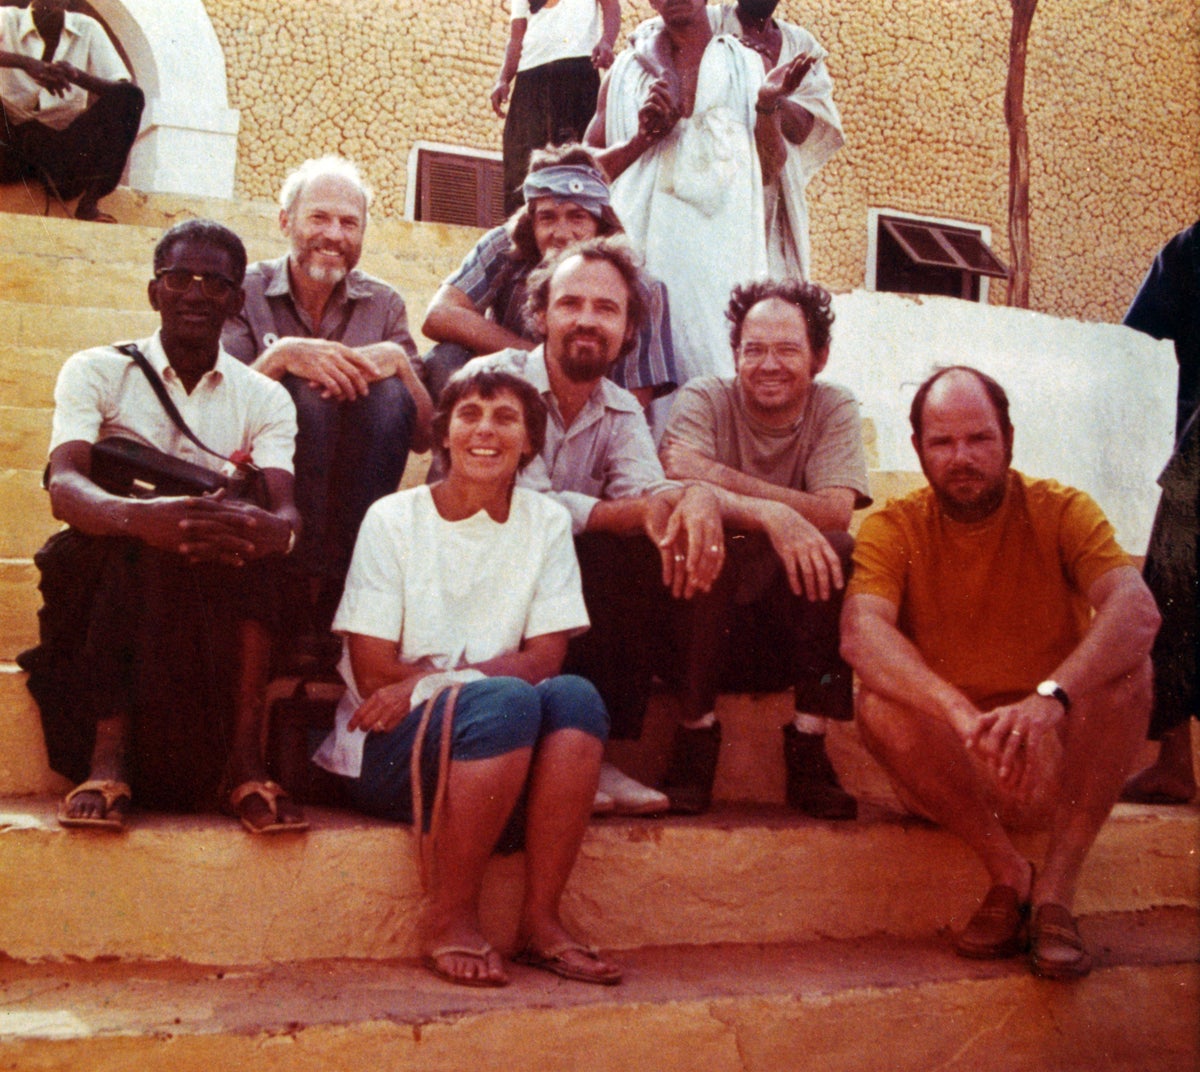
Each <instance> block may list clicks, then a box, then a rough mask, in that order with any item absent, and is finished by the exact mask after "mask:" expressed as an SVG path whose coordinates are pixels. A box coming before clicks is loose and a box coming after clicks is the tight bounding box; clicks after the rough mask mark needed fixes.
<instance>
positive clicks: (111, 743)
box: [63, 715, 129, 819]
mask: <svg viewBox="0 0 1200 1072" xmlns="http://www.w3.org/2000/svg"><path fill="white" fill-rule="evenodd" d="M128 741H129V716H128V715H113V716H112V718H103V719H100V720H99V721H97V723H96V743H95V744H94V745H93V746H92V764H91V769H90V771H89V773H88V781H98V782H99V781H114V782H123V781H125V777H126V772H125V750H126V745H127V744H128ZM126 808H127V803H123V802H117V803H114V804H113V811H115V812H120V813H122V814H123V813H124V811H125V810H126ZM63 814H66V815H68V816H70V817H71V818H72V819H103V818H104V817H105V811H104V796H103V794H102V793H99V792H97V791H94V790H87V791H86V792H83V793H77V794H76V795H75V796H74V797H73V798H72V799H71V802H70V803H69V804H66V805H64V812H63Z"/></svg>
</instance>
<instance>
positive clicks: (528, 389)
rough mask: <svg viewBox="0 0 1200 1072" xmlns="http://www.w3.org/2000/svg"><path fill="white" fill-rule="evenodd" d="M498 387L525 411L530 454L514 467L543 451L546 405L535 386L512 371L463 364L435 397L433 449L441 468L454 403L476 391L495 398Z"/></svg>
mask: <svg viewBox="0 0 1200 1072" xmlns="http://www.w3.org/2000/svg"><path fill="white" fill-rule="evenodd" d="M501 391H509V392H511V393H512V394H514V395H516V396H517V400H518V401H519V402H520V403H521V410H522V412H523V413H524V415H525V434H526V435H528V436H529V446H530V454H529V457H527V458H522V459H521V462H520V464H519V465H518V466H517V471H518V472H519V471H520V470H522V469H524V468H525V466H526V465H528V464H529V462H530V461H532V460H533V458H535V457H536V456H537V455H539V454H541V453H542V447H543V446H544V445H545V443H546V405H545V403H544V402H543V401H542V397H541V395H539V394H538V392H537V388H536V387H534V386H533V384H531V383H530V382H529V381H528V380H526V379H524V378H523V377H521V376H518V375H517V374H516V373H515V372H507V371H505V370H504V369H497V368H489V367H487V366H486V365H485V366H484V367H482V368H479V369H476V370H472V369H471V368H469V367H468V368H464V369H462V370H460V371H459V372H456V373H455V374H454V375H453V376H451V377H450V381H449V382H448V383H447V384H446V386H445V388H443V390H442V393H441V395H440V396H439V397H438V404H437V410H436V411H435V412H434V414H433V452H434V454H435V455H436V456H437V459H438V462H439V463H440V465H441V467H442V471H443V472H449V471H450V452H449V451H447V450H446V445H445V444H446V436H447V435H448V434H449V432H450V415H451V414H452V413H453V412H454V407H455V406H457V405H458V403H459V402H461V401H462V400H463V399H464V398H467V397H469V396H471V395H478V396H479V397H480V398H486V399H491V398H495V397H496V395H498V394H499V393H500V392H501Z"/></svg>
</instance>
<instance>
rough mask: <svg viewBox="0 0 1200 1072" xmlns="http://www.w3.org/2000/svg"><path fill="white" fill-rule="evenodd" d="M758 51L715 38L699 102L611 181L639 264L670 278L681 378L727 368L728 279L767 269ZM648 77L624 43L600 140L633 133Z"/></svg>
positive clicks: (612, 141)
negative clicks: (757, 133)
mask: <svg viewBox="0 0 1200 1072" xmlns="http://www.w3.org/2000/svg"><path fill="white" fill-rule="evenodd" d="M763 77H764V72H763V65H762V62H761V61H760V60H759V58H758V56H757V54H755V53H753V52H751V51H750V50H748V49H746V48H744V47H743V46H742V45H741V44H739V43H738V42H737V41H736V40H734V39H732V38H730V37H725V36H722V37H714V38H713V39H712V41H710V42H709V45H708V48H707V49H706V50H705V52H704V56H703V58H702V60H701V63H700V73H699V79H698V82H697V86H696V104H695V108H694V109H693V113H692V115H691V116H690V117H688V118H687V119H681V120H680V121H679V122H678V123H677V124H676V126H675V128H674V129H673V130H672V131H671V132H670V133H669V134H668V135H667V136H666V137H665V138H663V139H662V140H661V141H660V142H658V143H657V144H656V145H654V146H652V147H651V148H650V149H649V150H648V151H647V152H645V153H644V154H643V155H642V156H641V157H640V158H639V159H638V160H636V161H635V162H634V163H633V164H632V165H630V167H629V168H627V169H626V170H625V172H624V173H623V174H622V175H621V176H620V177H619V178H617V180H616V181H615V182H614V183H613V184H612V201H613V208H614V209H615V210H616V212H617V215H618V216H619V217H620V219H621V223H622V224H623V225H624V227H625V230H626V232H627V233H628V235H629V239H630V241H631V242H632V243H633V245H634V246H635V248H637V249H638V250H640V251H641V252H642V254H643V255H644V257H645V258H646V269H647V271H649V272H650V273H652V274H653V275H655V276H657V277H658V278H659V279H661V280H662V281H663V282H664V283H665V284H666V285H667V292H668V294H669V296H670V302H671V335H672V339H673V341H674V344H675V358H676V363H677V366H678V371H679V373H680V382H681V383H682V382H684V381H686V380H688V379H690V378H691V377H693V376H701V375H708V374H715V375H719V376H731V375H733V355H732V352H731V350H730V346H729V328H728V324H727V323H726V321H725V308H726V306H727V305H728V304H729V292H730V291H731V290H732V289H733V287H734V285H735V284H738V283H745V282H749V281H750V280H753V279H760V278H763V277H765V275H766V274H767V248H766V238H765V235H766V230H765V222H764V219H763V181H762V169H761V167H760V166H759V161H758V152H757V149H756V147H755V142H754V124H755V112H754V104H755V101H756V100H757V93H758V87H759V86H760V85H761V84H762V82H763ZM650 85H651V78H650V76H649V75H648V74H647V73H646V71H645V69H644V68H643V67H642V65H641V64H640V63H639V62H638V60H637V58H636V56H635V55H634V53H633V51H632V50H631V49H626V50H625V51H624V52H622V53H621V55H620V56H618V57H617V60H616V62H615V63H614V64H613V68H612V74H611V75H610V79H609V85H608V112H607V122H606V131H605V136H606V139H607V144H609V145H620V144H623V143H624V142H626V141H628V140H629V139H630V138H631V137H633V135H634V134H635V133H636V132H637V121H638V120H637V116H638V109H639V108H640V107H641V106H642V104H643V102H644V101H645V100H646V96H647V94H648V93H649V91H650Z"/></svg>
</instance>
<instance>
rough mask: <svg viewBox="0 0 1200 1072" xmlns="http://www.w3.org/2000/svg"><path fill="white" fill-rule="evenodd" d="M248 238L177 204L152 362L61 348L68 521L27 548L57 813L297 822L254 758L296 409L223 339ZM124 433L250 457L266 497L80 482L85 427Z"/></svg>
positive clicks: (58, 496) (77, 817)
mask: <svg viewBox="0 0 1200 1072" xmlns="http://www.w3.org/2000/svg"><path fill="white" fill-rule="evenodd" d="M245 270H246V251H245V248H244V247H243V246H242V243H241V240H240V239H239V238H238V237H237V235H235V234H234V233H233V232H232V231H230V230H228V229H227V228H225V227H223V226H221V225H220V224H217V223H213V222H211V221H208V220H188V221H186V222H184V223H180V224H177V225H176V226H174V227H172V228H171V229H170V230H169V231H167V232H166V234H165V235H163V237H162V239H161V240H160V241H159V243H158V245H157V247H156V248H155V251H154V278H153V279H152V280H151V281H150V284H149V287H148V295H149V300H150V305H151V306H152V307H153V308H154V309H155V310H157V311H158V313H159V315H160V317H161V327H160V328H159V330H158V331H156V332H155V333H154V334H153V335H152V336H151V337H150V338H148V339H143V340H141V341H139V342H138V343H137V344H136V345H137V347H138V349H139V350H140V351H141V352H142V354H143V355H144V356H145V358H146V362H147V364H148V366H149V368H150V369H151V370H152V371H153V373H154V374H155V376H156V377H157V378H158V380H159V381H160V383H161V386H162V387H163V389H164V390H165V392H166V396H167V397H168V398H169V399H170V400H171V401H172V402H173V403H174V405H175V407H176V409H177V410H178V411H179V413H180V415H181V416H182V417H183V420H184V421H185V422H186V424H187V425H188V427H189V428H190V429H191V430H192V432H194V433H195V435H196V437H197V438H198V439H199V440H200V441H201V442H203V443H204V444H205V445H206V446H207V447H208V448H210V449H211V450H212V451H215V452H217V453H218V454H220V455H222V456H223V457H215V456H214V455H213V454H210V453H208V452H206V451H205V450H203V449H201V448H200V447H199V446H198V445H196V444H195V443H193V442H192V441H191V440H190V439H189V438H188V437H187V436H186V435H185V434H184V432H183V431H182V429H181V428H180V427H179V426H178V425H177V424H176V422H175V421H174V420H173V418H172V417H171V416H170V415H169V414H168V412H167V410H166V408H165V406H164V404H163V402H162V401H161V400H160V397H159V396H158V395H157V394H156V392H155V389H154V387H153V385H152V382H151V378H150V377H149V376H148V375H147V374H146V371H145V370H144V369H143V368H141V367H139V365H138V364H136V363H135V361H134V360H133V359H132V357H131V355H130V354H128V353H126V352H123V351H122V350H119V349H117V348H116V347H114V346H102V347H96V348H94V349H90V350H85V351H83V352H81V353H78V354H75V355H74V356H73V357H71V358H70V359H69V360H68V361H67V362H66V363H65V364H64V365H63V368H62V371H61V373H60V374H59V378H58V383H57V385H56V387H55V394H54V402H55V407H54V423H53V430H52V434H51V442H50V463H49V466H48V468H47V488H48V490H49V492H50V502H51V506H52V508H53V510H54V515H55V517H57V518H60V519H61V520H63V521H65V522H67V524H68V525H69V526H70V528H68V529H66V530H65V531H64V532H61V533H58V534H56V535H55V536H54V537H52V538H51V540H50V541H49V542H48V543H47V545H46V546H45V547H44V548H43V549H42V551H41V552H39V554H38V556H37V559H36V561H37V563H38V565H39V567H40V568H41V570H42V582H41V590H42V593H43V598H44V604H45V605H44V606H43V608H42V610H41V612H40V614H39V623H40V628H41V637H40V641H41V642H40V644H39V646H38V647H37V648H35V649H33V650H32V651H29V652H26V653H25V654H24V655H22V656H21V658H20V663H21V665H22V667H23V668H25V669H26V670H28V671H29V674H30V676H29V688H30V691H31V692H32V693H33V695H34V697H35V698H36V699H37V701H38V703H39V706H40V707H41V711H42V723H43V727H44V730H45V736H46V745H47V751H48V753H49V757H50V763H51V766H52V767H53V768H54V769H55V770H57V771H59V772H60V773H62V774H63V775H65V776H66V777H68V778H70V779H71V780H73V781H76V782H81V783H82V784H80V785H79V786H77V788H76V789H74V790H73V791H72V792H71V793H70V794H69V795H68V796H67V798H66V799H65V800H64V801H63V804H62V806H61V808H60V811H59V820H60V822H61V823H62V824H63V825H64V826H68V827H88V828H93V829H101V830H120V829H121V828H122V827H123V825H124V822H125V817H126V813H127V812H128V810H129V807H130V804H131V803H136V804H138V805H139V806H145V807H150V808H157V809H163V810H170V811H205V810H211V809H214V808H216V807H218V806H225V807H228V808H230V810H231V811H233V812H234V813H236V814H237V815H238V817H239V818H240V819H241V821H242V823H243V825H244V826H246V828H247V829H248V830H250V831H251V832H255V833H260V832H280V831H296V830H303V829H305V828H306V824H305V822H304V820H303V818H302V816H301V813H300V809H299V808H298V806H296V805H295V804H293V803H292V802H291V801H290V800H288V799H287V797H286V794H283V793H282V792H281V791H280V789H279V787H278V786H277V785H275V784H274V783H272V782H270V781H269V779H268V777H267V772H266V770H265V768H264V766H263V759H262V755H261V740H262V728H263V727H262V718H263V702H262V701H263V690H264V689H265V686H266V675H267V666H268V660H269V655H270V647H271V635H272V631H273V630H274V629H275V628H276V627H277V624H278V622H277V618H278V615H277V612H276V610H275V607H276V601H275V599H274V593H275V591H276V590H277V588H278V584H277V581H276V580H275V578H274V571H275V570H276V569H277V568H278V565H279V563H280V562H281V561H282V559H283V557H284V556H285V555H287V554H288V553H289V552H290V551H291V549H292V547H293V545H294V542H295V538H296V533H297V531H298V527H299V516H298V514H297V511H296V508H295V505H294V504H293V501H292V450H293V443H294V439H295V434H296V418H295V408H294V407H293V405H292V402H291V399H289V398H288V395H287V392H286V391H285V390H284V389H283V388H282V387H280V386H279V385H278V384H276V383H273V382H272V381H271V380H269V379H267V378H266V377H265V376H261V375H259V374H258V373H256V372H254V371H253V370H251V369H248V368H246V367H245V366H244V365H242V364H241V363H240V362H239V361H237V360H235V359H234V358H233V357H231V356H230V355H229V354H228V353H226V352H225V351H224V350H222V348H221V345H220V340H221V329H222V327H223V325H224V323H225V321H226V319H227V318H228V317H230V316H232V315H233V314H234V313H236V312H237V311H238V309H239V308H240V307H241V304H242V298H243V294H242V277H243V275H244V273H245ZM113 436H123V437H125V438H128V439H133V440H135V441H137V442H139V443H141V444H143V445H146V446H150V447H154V448H157V449H158V450H160V451H162V452H164V453H166V454H168V455H171V456H173V457H175V458H179V459H182V460H184V461H187V462H191V463H193V464H194V465H197V466H203V467H205V468H207V469H210V470H217V471H222V470H224V469H225V468H226V467H227V465H228V463H227V462H226V459H227V458H238V457H240V458H245V459H247V460H248V461H250V462H252V463H253V464H254V465H255V466H257V467H258V468H259V469H260V470H261V472H262V476H263V481H264V484H265V487H266V493H267V498H268V505H267V506H265V507H262V506H257V505H251V504H250V503H248V502H244V501H238V500H236V499H234V498H233V497H232V496H231V495H228V494H226V492H225V491H224V489H223V490H222V491H221V492H218V493H216V494H213V495H206V496H196V497H187V496H159V497H153V498H125V497H122V496H119V495H115V494H111V493H110V492H108V491H106V490H104V489H103V488H102V487H101V486H100V485H99V484H97V483H96V482H95V481H94V480H93V479H92V474H93V454H92V447H93V445H94V444H96V443H98V442H100V441H102V440H105V439H108V438H109V437H113Z"/></svg>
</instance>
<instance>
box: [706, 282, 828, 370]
mask: <svg viewBox="0 0 1200 1072" xmlns="http://www.w3.org/2000/svg"><path fill="white" fill-rule="evenodd" d="M771 298H778V299H779V300H780V301H785V302H787V303H788V305H794V306H795V307H796V308H797V309H799V310H800V312H801V313H803V314H804V323H805V324H806V325H807V327H808V345H809V346H810V347H811V348H812V352H813V354H814V355H819V354H821V353H823V352H824V351H825V350H827V349H828V347H829V329H830V328H831V327H832V326H833V309H832V308H830V301H831V300H832V299H831V297H830V294H829V291H827V290H826V289H825V288H824V287H823V286H821V285H820V284H818V283H806V282H804V280H803V279H764V280H761V281H760V282H757V283H743V284H741V285H740V286H736V287H734V288H733V293H732V294H730V295H729V307H728V308H727V309H726V310H725V319H726V320H728V321H729V324H730V329H729V341H730V343H731V344H732V346H733V348H734V350H736V349H737V348H738V347H739V346H741V344H742V323H743V322H744V321H745V319H746V314H747V313H748V312H750V310H751V309H753V308H754V307H755V306H756V305H757V304H758V303H759V302H764V301H768V300H769V299H771Z"/></svg>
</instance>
